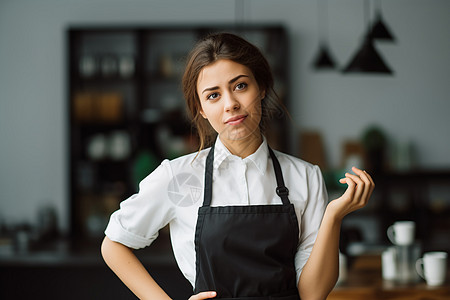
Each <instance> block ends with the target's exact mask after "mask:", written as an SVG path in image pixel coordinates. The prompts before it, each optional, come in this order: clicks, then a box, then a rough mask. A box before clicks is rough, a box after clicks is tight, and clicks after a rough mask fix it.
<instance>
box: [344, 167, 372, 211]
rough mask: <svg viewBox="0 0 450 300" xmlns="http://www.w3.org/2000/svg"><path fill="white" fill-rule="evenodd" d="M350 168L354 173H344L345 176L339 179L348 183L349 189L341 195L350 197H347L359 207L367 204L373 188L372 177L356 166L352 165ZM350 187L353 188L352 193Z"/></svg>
mask: <svg viewBox="0 0 450 300" xmlns="http://www.w3.org/2000/svg"><path fill="white" fill-rule="evenodd" d="M352 170H353V172H354V173H355V174H356V175H354V174H350V173H346V174H345V178H343V179H341V180H340V182H341V183H347V184H349V189H348V190H347V191H346V192H345V193H344V195H343V196H347V197H350V198H348V199H349V200H351V202H353V203H354V204H356V205H357V206H359V207H363V206H365V205H366V204H367V202H368V200H369V198H370V196H371V194H372V192H373V190H374V188H375V184H374V182H373V179H372V177H371V176H370V175H369V174H368V173H367V172H366V171H363V170H360V169H358V168H356V167H353V168H352ZM353 185H354V186H353ZM350 189H355V191H354V193H353V194H351V193H350V191H349V190H350Z"/></svg>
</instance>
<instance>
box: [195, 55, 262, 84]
mask: <svg viewBox="0 0 450 300" xmlns="http://www.w3.org/2000/svg"><path fill="white" fill-rule="evenodd" d="M239 75H246V76H247V77H251V78H253V73H252V71H251V70H250V69H249V68H248V67H246V66H244V65H242V64H240V63H237V62H234V61H232V60H227V59H219V60H217V61H215V62H213V63H212V64H209V65H207V66H205V67H203V68H202V69H201V71H200V73H199V75H198V79H197V88H198V89H201V88H202V87H209V86H216V85H221V84H227V83H228V82H229V81H230V80H232V79H233V78H235V77H236V76H239Z"/></svg>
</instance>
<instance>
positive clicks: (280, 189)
mask: <svg viewBox="0 0 450 300" xmlns="http://www.w3.org/2000/svg"><path fill="white" fill-rule="evenodd" d="M214 146H215V145H212V146H211V149H210V150H209V153H208V156H207V157H206V166H205V188H204V196H203V206H210V205H211V199H212V181H213V167H214ZM268 148H269V154H270V157H271V158H272V164H273V169H274V170H275V178H276V180H277V188H276V192H277V195H278V196H279V197H280V198H281V201H282V202H283V204H284V205H289V204H290V201H289V198H288V195H289V190H288V188H287V187H286V186H285V185H284V180H283V173H282V172H281V167H280V163H279V162H278V159H277V157H276V156H275V153H273V151H272V149H271V148H270V147H268Z"/></svg>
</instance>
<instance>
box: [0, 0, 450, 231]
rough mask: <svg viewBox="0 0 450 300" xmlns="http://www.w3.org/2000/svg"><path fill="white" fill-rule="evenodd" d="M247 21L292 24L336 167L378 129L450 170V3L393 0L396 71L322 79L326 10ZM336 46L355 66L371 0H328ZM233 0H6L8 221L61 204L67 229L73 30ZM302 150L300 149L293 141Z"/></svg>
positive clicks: (303, 90) (1, 68) (295, 49)
mask: <svg viewBox="0 0 450 300" xmlns="http://www.w3.org/2000/svg"><path fill="white" fill-rule="evenodd" d="M244 8H245V11H244V12H243V13H242V15H243V16H244V18H245V22H248V23H251V22H258V23H260V22H277V23H279V22H281V23H283V24H285V25H286V26H287V27H288V30H289V32H290V37H291V54H292V69H291V78H292V90H291V95H292V99H291V100H292V103H291V104H290V107H291V110H290V111H291V114H292V117H293V126H295V127H296V129H297V130H300V129H313V130H320V131H321V132H322V134H323V136H324V139H325V145H326V147H327V155H328V159H329V162H330V164H331V165H332V166H337V165H338V164H339V160H340V156H341V150H340V149H341V143H342V140H343V139H347V138H350V139H354V138H358V137H359V136H360V135H361V133H362V131H363V130H364V128H366V127H367V126H368V125H370V124H374V123H375V124H378V125H379V126H381V127H382V128H383V129H384V130H385V131H386V132H387V133H388V135H389V137H390V138H391V139H392V140H397V141H398V140H411V141H412V142H413V143H414V144H415V146H416V149H417V153H418V156H417V162H418V164H419V166H421V167H424V168H449V167H450V155H449V154H450V141H449V140H450V138H449V134H448V131H449V129H450V118H448V116H447V115H448V114H449V113H450V99H449V98H450V80H449V79H450V76H449V69H448V68H449V65H450V64H449V62H450V39H449V36H450V35H449V31H450V18H448V12H449V11H450V1H447V0H390V1H383V13H384V16H385V19H386V20H387V22H388V24H389V25H390V27H391V29H392V30H393V32H394V33H395V35H396V36H397V37H398V43H397V44H378V45H377V47H378V49H379V50H380V52H381V53H382V54H383V56H384V58H385V59H386V60H387V61H388V62H389V64H390V65H391V66H392V68H393V69H394V70H395V76H393V77H385V76H361V75H358V76H356V75H345V76H344V75H342V74H339V73H333V72H332V73H315V72H312V71H311V69H310V68H309V65H310V62H311V60H312V58H313V56H314V54H315V50H316V49H317V43H318V36H317V20H316V16H317V5H316V2H315V1H309V0H279V1H274V0H253V1H248V2H246V3H245V5H244ZM329 17H330V18H329V25H330V30H329V35H330V45H331V48H332V51H333V53H334V54H335V57H336V58H337V60H338V62H339V63H340V64H341V65H342V64H345V63H346V62H347V61H348V60H349V59H350V56H351V55H352V54H353V53H354V51H355V49H356V48H357V47H358V46H359V44H360V41H361V37H362V33H363V30H364V28H363V26H364V18H363V1H361V0H339V1H329ZM234 20H235V1H231V0H227V1H226V0H221V1H218V0H195V1H192V0H191V1H179V0H164V1H155V0H142V1H141V0H134V1H131V0H130V1H118V0H89V1H88V0H65V1H61V0H36V1H31V0H30V1H26V0H0V218H3V219H4V220H5V219H6V221H8V222H19V221H29V222H34V221H35V219H36V211H37V209H38V208H39V207H41V206H42V205H48V204H50V205H54V207H56V209H57V211H58V214H59V216H60V225H61V228H63V229H67V227H68V215H69V211H68V207H69V203H68V184H67V173H68V172H67V159H68V152H69V151H68V148H67V144H66V142H67V136H66V132H67V128H66V126H67V114H66V103H67V98H66V77H65V76H66V74H65V59H66V58H65V53H66V48H65V29H66V28H67V27H68V26H69V25H70V24H81V23H84V22H87V23H91V24H95V23H102V24H121V23H123V24H127V23H137V24H141V23H145V24H155V25H161V24H173V23H177V24H180V23H181V24H183V23H196V24H198V23H199V22H201V23H209V22H219V23H224V22H233V21H234ZM292 138H293V139H292V145H297V142H296V137H295V136H294V137H292Z"/></svg>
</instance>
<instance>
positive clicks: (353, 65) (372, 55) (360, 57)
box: [342, 35, 393, 74]
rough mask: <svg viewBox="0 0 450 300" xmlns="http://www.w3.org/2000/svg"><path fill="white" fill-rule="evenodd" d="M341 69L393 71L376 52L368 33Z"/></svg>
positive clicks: (362, 71)
mask: <svg viewBox="0 0 450 300" xmlns="http://www.w3.org/2000/svg"><path fill="white" fill-rule="evenodd" d="M342 71H343V72H344V73H381V74H392V73H393V72H392V70H391V69H390V68H389V67H388V66H387V65H386V63H385V62H384V61H383V59H382V58H381V56H380V55H379V54H378V52H377V50H376V49H375V47H374V46H373V43H372V39H371V38H370V36H369V35H368V36H367V37H366V38H365V39H364V43H363V45H362V47H361V48H360V49H359V50H358V52H357V53H356V55H355V56H354V57H353V58H352V60H351V61H350V63H349V64H348V65H347V66H346V67H345V68H344V69H343V70H342Z"/></svg>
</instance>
